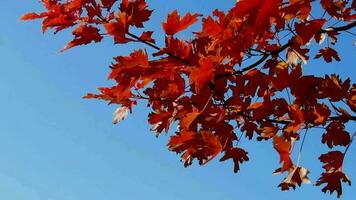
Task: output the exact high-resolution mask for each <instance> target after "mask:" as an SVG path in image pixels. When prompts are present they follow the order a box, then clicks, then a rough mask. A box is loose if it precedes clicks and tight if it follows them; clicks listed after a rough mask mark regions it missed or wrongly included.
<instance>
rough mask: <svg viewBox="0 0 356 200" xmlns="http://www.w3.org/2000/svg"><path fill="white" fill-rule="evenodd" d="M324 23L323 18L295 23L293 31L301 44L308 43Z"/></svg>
mask: <svg viewBox="0 0 356 200" xmlns="http://www.w3.org/2000/svg"><path fill="white" fill-rule="evenodd" d="M325 23H326V20H325V19H315V20H311V21H307V22H301V23H296V24H295V31H296V32H297V34H298V36H297V37H296V38H295V39H296V41H297V42H298V43H300V44H301V45H306V44H308V43H309V42H310V41H311V40H312V39H313V37H314V36H315V35H316V34H318V33H319V32H320V29H321V27H322V26H323V25H324V24H325Z"/></svg>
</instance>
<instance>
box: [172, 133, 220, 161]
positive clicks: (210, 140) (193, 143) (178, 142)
mask: <svg viewBox="0 0 356 200" xmlns="http://www.w3.org/2000/svg"><path fill="white" fill-rule="evenodd" d="M167 146H168V148H169V150H171V151H175V152H177V153H182V161H183V162H184V166H188V165H191V164H192V161H193V160H194V158H197V159H198V160H199V164H201V165H202V164H205V163H207V162H208V161H209V160H211V159H213V158H214V157H215V156H216V155H217V154H219V153H220V152H221V150H222V146H221V144H220V142H219V139H218V138H217V137H216V136H215V135H214V134H212V133H211V132H209V131H201V132H199V133H196V132H191V131H184V130H183V131H181V132H180V133H179V135H175V136H171V138H170V140H169V143H168V145H167Z"/></svg>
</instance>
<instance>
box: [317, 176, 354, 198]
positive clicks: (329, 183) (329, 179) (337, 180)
mask: <svg viewBox="0 0 356 200" xmlns="http://www.w3.org/2000/svg"><path fill="white" fill-rule="evenodd" d="M341 182H344V183H347V184H348V185H351V181H350V179H349V177H347V176H346V175H345V174H344V173H343V172H342V171H335V172H326V173H322V175H321V177H320V178H319V179H318V181H317V182H316V185H317V186H319V185H322V184H326V186H325V187H323V188H322V191H323V192H324V193H326V192H327V191H329V192H330V194H332V193H333V192H335V191H336V193H337V197H338V198H340V197H341V195H342V185H341Z"/></svg>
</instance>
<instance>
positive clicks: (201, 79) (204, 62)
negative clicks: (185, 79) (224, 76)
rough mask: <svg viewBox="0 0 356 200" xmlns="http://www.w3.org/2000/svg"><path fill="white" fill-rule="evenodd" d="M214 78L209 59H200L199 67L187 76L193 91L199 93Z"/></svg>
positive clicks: (211, 63)
mask: <svg viewBox="0 0 356 200" xmlns="http://www.w3.org/2000/svg"><path fill="white" fill-rule="evenodd" d="M213 77H214V65H213V62H212V61H211V60H210V59H209V58H202V59H200V61H199V67H197V68H194V69H193V70H192V72H191V74H190V76H189V79H190V83H191V84H193V85H194V86H195V91H196V92H197V93H199V92H200V91H201V89H202V88H203V87H206V86H208V82H210V81H212V79H213Z"/></svg>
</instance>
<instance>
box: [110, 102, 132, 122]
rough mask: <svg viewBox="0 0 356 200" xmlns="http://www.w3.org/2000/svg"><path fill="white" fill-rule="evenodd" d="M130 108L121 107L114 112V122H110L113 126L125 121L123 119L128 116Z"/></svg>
mask: <svg viewBox="0 0 356 200" xmlns="http://www.w3.org/2000/svg"><path fill="white" fill-rule="evenodd" d="M129 112H130V108H128V107H126V106H123V107H119V108H117V109H116V110H115V112H114V120H113V121H112V123H113V124H117V123H118V122H119V121H121V120H123V119H125V117H126V116H127V115H128V114H129Z"/></svg>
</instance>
